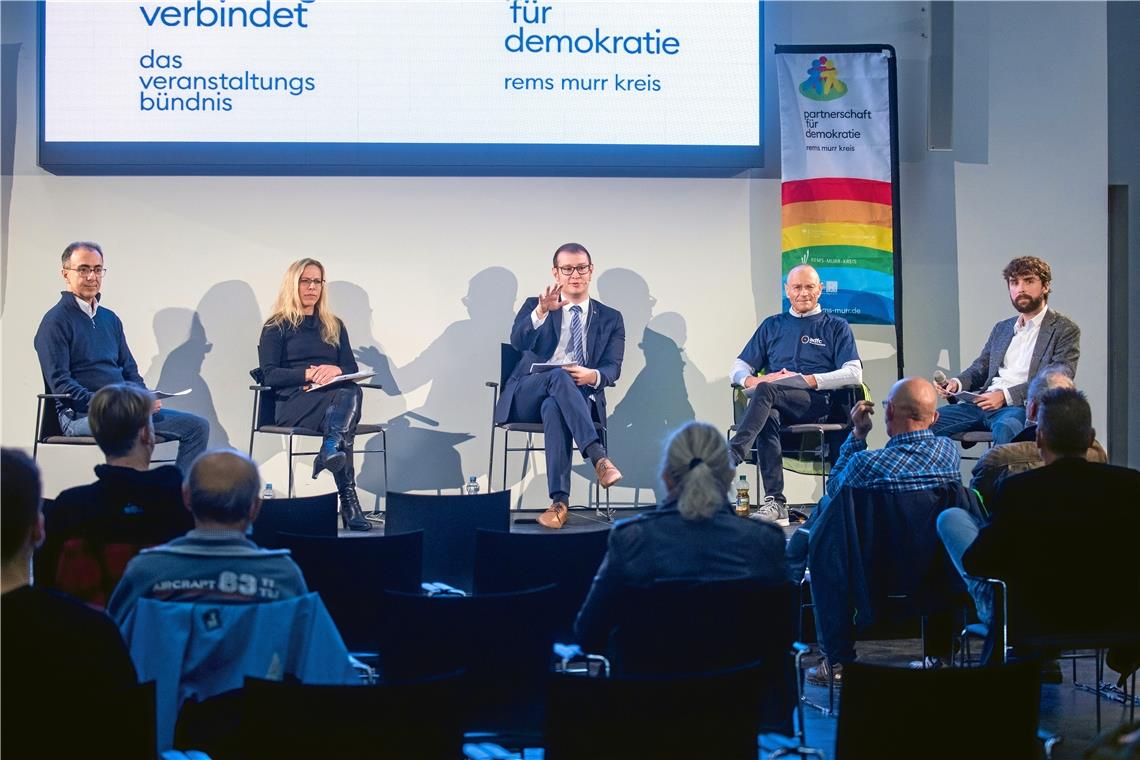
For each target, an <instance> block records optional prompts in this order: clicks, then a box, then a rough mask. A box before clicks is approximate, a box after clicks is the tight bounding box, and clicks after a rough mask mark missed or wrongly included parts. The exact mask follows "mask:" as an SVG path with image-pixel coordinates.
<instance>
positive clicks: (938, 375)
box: [934, 369, 950, 388]
mask: <svg viewBox="0 0 1140 760" xmlns="http://www.w3.org/2000/svg"><path fill="white" fill-rule="evenodd" d="M949 382H950V378H948V377H946V373H945V372H943V371H942V370H940V369H936V370H934V384H935V385H937V386H939V387H941V388H945V387H946V384H947V383H949Z"/></svg>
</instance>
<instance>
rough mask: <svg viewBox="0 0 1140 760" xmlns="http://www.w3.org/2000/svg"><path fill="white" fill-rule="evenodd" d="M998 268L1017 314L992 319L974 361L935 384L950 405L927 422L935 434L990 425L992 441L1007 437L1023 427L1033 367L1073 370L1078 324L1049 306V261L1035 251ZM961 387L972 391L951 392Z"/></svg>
mask: <svg viewBox="0 0 1140 760" xmlns="http://www.w3.org/2000/svg"><path fill="white" fill-rule="evenodd" d="M1001 274H1002V278H1003V279H1004V280H1005V281H1006V284H1007V285H1008V286H1009V300H1010V303H1012V304H1013V308H1014V309H1016V310H1017V312H1018V316H1016V317H1010V318H1009V319H1005V320H1002V321H1001V322H998V323H997V324H996V325H994V329H993V330H992V331H990V337H989V340H987V341H986V345H985V347H984V348H982V353H981V355H980V356H979V357H978V358H977V359H975V360H974V363H973V364H971V365H970V366H969V367H967V368H966V369H965V371H963V372H962V374H961V375H959V376H958V377H952V378H950V379H949V380H947V381H946V382H945V384H943V385H940V386H939V387H938V392H939V393H940V394H941V395H942V396H943V397H944V398H948V399H950V403H951V404H953V406H949V405H948V406H943V407H942V408H941V409H939V410H938V412H939V416H938V420H937V421H936V422H935V423H934V425H933V427H931V428H930V429H931V431H933V433H934V434H935V435H951V434H953V433H964V432H967V431H971V430H979V431H981V430H989V431H990V432H992V433H993V436H994V444H995V445H1000V444H1004V443H1009V442H1011V441H1012V440H1013V439H1014V436H1016V435H1017V434H1018V433H1020V432H1021V430H1022V428H1024V427H1025V399H1026V396H1027V395H1028V390H1029V380H1030V379H1031V378H1033V377H1035V376H1036V375H1037V372H1038V370H1039V369H1041V368H1042V367H1045V366H1047V365H1050V364H1059V365H1061V366H1063V367H1064V368H1065V369H1067V370H1068V373H1069V376H1070V377H1076V375H1077V360H1078V359H1079V358H1080V356H1081V328H1079V327H1077V324H1076V323H1075V322H1073V320H1071V319H1069V318H1068V317H1066V316H1065V315H1063V314H1061V313H1060V312H1058V311H1056V310H1054V309H1052V308H1050V307H1049V291H1050V290H1051V289H1052V285H1053V271H1052V269H1050V267H1049V264H1048V263H1046V262H1045V261H1042V260H1041V259H1039V258H1037V257H1036V256H1020V257H1018V258H1016V259H1014V260H1013V261H1011V262H1009V264H1007V265H1006V267H1005V269H1004V270H1003V271H1002V273H1001ZM961 391H972V392H973V395H972V396H971V397H969V398H968V399H964V400H963V399H959V398H955V394H957V393H959V392H961ZM956 402H962V403H956Z"/></svg>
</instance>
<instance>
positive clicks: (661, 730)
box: [545, 665, 766, 760]
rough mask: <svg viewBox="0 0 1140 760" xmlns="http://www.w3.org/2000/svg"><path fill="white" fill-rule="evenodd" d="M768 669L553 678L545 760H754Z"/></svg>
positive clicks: (751, 668) (756, 667)
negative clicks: (689, 759)
mask: <svg viewBox="0 0 1140 760" xmlns="http://www.w3.org/2000/svg"><path fill="white" fill-rule="evenodd" d="M765 679H766V669H765V668H764V666H763V665H751V666H744V667H738V668H732V669H727V670H721V671H713V672H709V673H684V674H673V675H658V676H640V677H624V678H623V677H615V678H582V677H580V676H571V675H561V674H559V675H554V676H551V680H550V687H549V689H550V690H549V698H548V709H547V720H546V732H545V739H546V755H545V756H546V758H547V760H579V758H587V757H588V758H591V760H628V758H639V757H644V758H716V759H717V760H756V757H757V756H758V752H757V746H756V739H757V733H758V728H757V720H756V716H757V715H758V711H759V704H760V698H761V695H762V694H763V693H764V689H765V688H766V685H765Z"/></svg>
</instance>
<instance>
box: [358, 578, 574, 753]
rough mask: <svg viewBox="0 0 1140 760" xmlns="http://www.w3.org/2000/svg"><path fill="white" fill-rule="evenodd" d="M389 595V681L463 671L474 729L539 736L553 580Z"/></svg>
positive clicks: (466, 708)
mask: <svg viewBox="0 0 1140 760" xmlns="http://www.w3.org/2000/svg"><path fill="white" fill-rule="evenodd" d="M385 593H386V596H387V599H386V600H385V602H384V605H385V611H386V613H387V619H386V620H385V621H384V624H383V625H382V626H381V635H380V668H379V670H380V678H381V682H386V681H391V680H396V681H401V680H413V679H417V678H424V677H428V676H432V675H438V674H441V673H450V672H454V671H457V670H462V671H464V672H465V681H466V687H465V689H464V695H465V697H464V700H463V702H462V707H461V708H460V709H459V711H460V712H461V714H462V720H463V728H464V729H465V730H466V731H490V732H497V733H508V734H524V735H528V736H532V737H533V736H534V735H537V733H538V732H539V730H540V729H541V726H542V720H543V715H544V712H545V707H546V700H545V690H546V678H547V677H548V675H549V674H550V670H551V664H552V660H553V654H552V651H553V643H554V629H553V626H552V625H550V620H551V615H550V607H551V604H552V603H553V600H554V594H555V587H554V586H553V585H550V586H543V587H541V588H536V589H529V590H527V591H520V592H514V593H507V594H479V595H476V596H421V595H413V594H403V593H399V592H393V591H389V592H385Z"/></svg>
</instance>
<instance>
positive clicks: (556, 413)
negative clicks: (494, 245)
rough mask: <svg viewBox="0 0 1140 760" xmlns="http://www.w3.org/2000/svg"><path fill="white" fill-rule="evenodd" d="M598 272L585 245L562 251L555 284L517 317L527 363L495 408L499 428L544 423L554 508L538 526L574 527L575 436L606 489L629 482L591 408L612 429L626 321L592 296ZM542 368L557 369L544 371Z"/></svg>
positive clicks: (514, 336) (516, 334) (516, 336)
mask: <svg viewBox="0 0 1140 760" xmlns="http://www.w3.org/2000/svg"><path fill="white" fill-rule="evenodd" d="M593 271H594V263H593V259H592V258H591V257H590V252H589V251H587V250H586V249H585V247H583V246H581V245H579V244H578V243H566V244H565V245H563V246H560V247H559V248H558V250H557V251H555V252H554V266H553V268H552V269H551V273H552V274H553V276H554V284H553V285H550V286H548V287H547V288H546V289H545V290H543V292H542V294H541V295H540V296H539V297H537V298H528V299H527V300H526V302H525V303H523V306H522V308H521V309H520V310H519V313H518V315H517V316H516V317H515V323H514V327H512V328H511V345H512V346H514V347H515V349H516V350H518V351H521V352H522V359H521V360H520V361H519V363H518V365H517V366H516V367H515V369H514V371H513V372H512V373H511V376H510V377H509V378H508V379H507V382H506V383H505V384H504V386H503V393H502V395H501V396H500V397H499V402H498V405H497V406H496V407H495V422H496V423H503V422H506V421H507V420H508V419H511V420H517V421H525V422H537V421H539V420H541V421H542V426H543V433H544V435H545V441H544V445H545V449H546V479H547V485H548V487H549V490H550V502H551V503H550V507H549V508H548V509H547V510H546V511H545V512H544V513H543V514H542V515H541V516H540V517H539V518H538V522H539V524H540V525H543V526H545V527H547V528H561V527H562V526H563V525H565V524H566V518H567V510H568V508H569V507H568V505H569V503H570V459H571V454H572V452H573V449H572V448H571V438H573V443H574V444H576V445H577V447H578V449H579V451H581V452H582V455H583V456H585V457H588V458H589V459H590V461H591V463H593V465H594V471H595V472H596V473H597V476H598V482H599V483H600V484H601V486H602V487H603V488H609V487H610V486H612V485H614V484H615V483H617V482H618V480H620V479H621V472H619V471H618V469H617V467H615V466H614V464H613V462H611V461H610V460H609V457H608V456H607V454H606V449H605V446H604V445H603V444H602V441H601V439H600V438H599V436H598V431H597V429H596V428H595V427H594V414H593V412H591V406H592V407H593V409H594V410H595V411H596V413H597V419H598V422H600V423H602V425H605V422H606V390H605V389H606V387H607V386H610V385H613V384H614V383H615V382H617V379H618V377H619V376H620V375H621V363H622V359H623V358H624V356H625V322H624V321H623V320H622V317H621V312H619V311H617V310H616V309H611V308H610V307H609V306H606V305H604V304H601V303H598V302H597V301H596V300H593V299H591V298H590V277H591V275H592V274H593ZM564 312H568V315H567V317H566V318H564V317H563V314H564ZM535 364H547V365H556V366H554V367H553V368H548V369H546V370H545V371H543V368H541V367H534V366H533V365H535Z"/></svg>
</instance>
